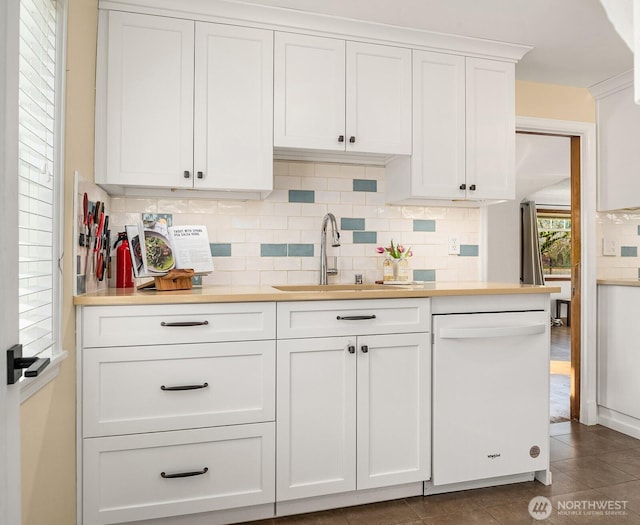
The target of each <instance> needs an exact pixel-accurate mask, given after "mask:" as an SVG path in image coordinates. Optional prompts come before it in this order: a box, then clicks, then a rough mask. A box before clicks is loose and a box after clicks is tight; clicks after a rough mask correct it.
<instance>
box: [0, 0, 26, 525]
mask: <svg viewBox="0 0 640 525" xmlns="http://www.w3.org/2000/svg"><path fill="white" fill-rule="evenodd" d="M19 15H20V2H19V0H7V1H6V2H1V3H0V44H1V45H0V49H3V50H4V52H3V53H2V54H1V55H0V123H1V124H0V224H2V231H3V241H4V245H5V247H4V249H3V250H0V272H1V273H2V275H4V276H9V277H8V278H6V279H5V280H4V282H3V286H2V289H3V293H2V299H0V369H1V370H0V523H20V522H21V492H22V487H21V472H20V471H21V456H20V385H19V384H15V385H11V386H9V385H7V376H6V370H7V365H6V358H7V354H6V350H7V349H8V348H10V347H11V346H12V345H14V344H16V343H17V342H18V339H19V334H18V279H17V277H18V198H17V197H18V42H19V39H18V28H19V26H20V24H19ZM11 276H14V277H15V278H11Z"/></svg>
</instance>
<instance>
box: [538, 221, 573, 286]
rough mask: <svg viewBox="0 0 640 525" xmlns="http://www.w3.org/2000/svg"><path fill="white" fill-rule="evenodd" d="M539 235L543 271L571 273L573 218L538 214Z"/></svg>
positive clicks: (562, 273)
mask: <svg viewBox="0 0 640 525" xmlns="http://www.w3.org/2000/svg"><path fill="white" fill-rule="evenodd" d="M538 235H539V241H538V242H539V244H540V254H541V256H542V273H543V274H545V275H552V274H553V275H567V274H570V273H571V219H570V218H562V217H549V216H547V217H545V216H544V215H541V216H540V215H539V216H538Z"/></svg>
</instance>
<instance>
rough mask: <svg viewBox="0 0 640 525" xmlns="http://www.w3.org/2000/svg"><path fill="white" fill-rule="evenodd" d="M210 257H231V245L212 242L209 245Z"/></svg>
mask: <svg viewBox="0 0 640 525" xmlns="http://www.w3.org/2000/svg"><path fill="white" fill-rule="evenodd" d="M209 249H210V250H211V256H212V257H231V243H229V242H213V243H211V244H209Z"/></svg>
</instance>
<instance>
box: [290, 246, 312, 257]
mask: <svg viewBox="0 0 640 525" xmlns="http://www.w3.org/2000/svg"><path fill="white" fill-rule="evenodd" d="M287 255H288V256H289V257H313V244H289V245H287Z"/></svg>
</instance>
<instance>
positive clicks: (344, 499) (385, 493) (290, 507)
mask: <svg viewBox="0 0 640 525" xmlns="http://www.w3.org/2000/svg"><path fill="white" fill-rule="evenodd" d="M412 496H422V481H418V482H416V483H407V484H404V485H396V486H394V487H383V488H378V489H366V490H357V491H353V492H344V493H342V494H328V495H326V496H317V497H314V498H303V499H297V500H291V501H279V502H276V517H279V516H289V515H291V514H302V513H305V512H317V511H319V510H328V509H336V508H341V507H351V506H353V505H364V504H367V503H375V502H378V501H388V500H392V499H401V498H409V497H412Z"/></svg>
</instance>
